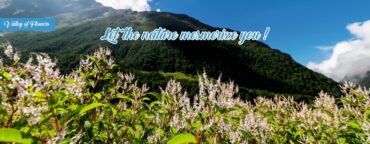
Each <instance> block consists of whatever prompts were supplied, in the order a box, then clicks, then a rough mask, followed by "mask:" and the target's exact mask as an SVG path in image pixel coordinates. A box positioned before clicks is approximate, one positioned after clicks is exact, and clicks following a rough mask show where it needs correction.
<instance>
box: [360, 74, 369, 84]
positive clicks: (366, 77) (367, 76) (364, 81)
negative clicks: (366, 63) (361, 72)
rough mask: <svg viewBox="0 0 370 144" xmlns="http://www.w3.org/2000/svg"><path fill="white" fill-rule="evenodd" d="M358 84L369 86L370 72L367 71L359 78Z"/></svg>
mask: <svg viewBox="0 0 370 144" xmlns="http://www.w3.org/2000/svg"><path fill="white" fill-rule="evenodd" d="M358 84H360V85H361V86H366V87H370V72H367V74H366V76H365V77H363V78H361V79H359V81H358Z"/></svg>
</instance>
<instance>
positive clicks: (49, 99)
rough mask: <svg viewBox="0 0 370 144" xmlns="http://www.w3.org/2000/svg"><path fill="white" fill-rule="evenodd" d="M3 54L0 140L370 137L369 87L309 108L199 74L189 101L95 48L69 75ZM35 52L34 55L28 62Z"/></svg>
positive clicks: (44, 61)
mask: <svg viewBox="0 0 370 144" xmlns="http://www.w3.org/2000/svg"><path fill="white" fill-rule="evenodd" d="M5 55H6V56H7V60H9V61H10V63H9V64H4V63H3V60H0V102H1V105H0V142H1V141H2V142H19V143H32V142H34V143H83V142H88V143H93V142H94V143H126V144H128V143H166V142H168V143H192V142H193V143H370V121H369V120H370V97H369V91H368V90H367V89H364V88H360V87H357V88H356V87H355V86H354V85H353V84H351V83H345V84H344V85H343V86H342V91H343V94H344V95H343V97H342V98H341V99H340V103H339V104H337V103H336V101H335V100H334V98H333V97H331V96H329V95H327V94H326V93H324V92H321V93H320V94H319V96H318V97H317V98H316V100H315V101H314V103H313V104H312V105H307V104H305V103H298V102H296V101H294V100H293V98H291V97H275V98H273V99H267V98H263V97H258V98H256V99H255V100H254V102H253V104H252V103H251V102H248V101H243V100H241V99H240V98H238V97H237V96H236V93H237V92H238V87H237V86H236V85H235V84H234V83H233V82H227V83H223V82H221V81H220V79H218V80H213V79H209V78H208V77H207V75H206V74H202V75H199V92H198V93H197V94H196V95H195V97H194V98H190V97H188V95H187V92H185V91H183V90H182V87H181V84H180V83H179V82H176V81H174V80H170V81H169V82H168V84H167V86H166V87H165V88H163V89H162V90H161V92H160V93H155V92H150V91H149V88H148V87H147V86H146V85H142V86H140V85H138V84H137V81H135V79H134V76H133V75H131V74H124V73H122V72H117V73H116V72H114V70H113V69H114V68H115V67H116V66H117V65H115V64H114V60H113V58H112V57H111V51H110V50H109V49H105V48H99V49H98V50H97V51H96V52H95V53H93V54H92V55H89V56H86V58H84V59H82V60H81V62H80V65H79V66H78V67H77V68H76V69H75V70H74V71H72V72H70V73H69V74H67V75H62V74H60V73H59V71H58V69H56V68H55V62H54V61H53V60H51V59H50V58H49V57H48V55H46V54H43V53H33V54H31V56H30V59H29V60H28V62H26V63H22V62H20V61H19V59H20V58H19V57H20V54H19V52H14V50H13V48H12V46H10V45H9V46H7V47H6V48H5ZM35 58H36V61H34V60H33V59H35Z"/></svg>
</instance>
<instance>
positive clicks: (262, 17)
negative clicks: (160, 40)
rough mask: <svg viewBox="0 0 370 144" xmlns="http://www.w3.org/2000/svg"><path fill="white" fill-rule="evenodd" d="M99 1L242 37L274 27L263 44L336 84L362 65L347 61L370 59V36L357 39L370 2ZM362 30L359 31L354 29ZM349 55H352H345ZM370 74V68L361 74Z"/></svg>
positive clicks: (354, 0) (325, 0) (327, 0)
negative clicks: (346, 59)
mask: <svg viewBox="0 0 370 144" xmlns="http://www.w3.org/2000/svg"><path fill="white" fill-rule="evenodd" d="M97 1H101V2H102V3H103V4H110V5H111V6H112V7H114V8H118V9H119V8H124V9H132V10H135V11H148V10H151V11H161V12H173V13H180V14H187V15H189V16H191V17H194V18H196V19H198V20H200V21H201V22H204V23H206V24H209V25H211V26H216V27H221V28H231V29H234V30H238V31H251V30H253V31H254V30H260V31H263V30H264V29H265V27H271V32H270V34H269V36H268V39H267V40H266V41H262V42H264V43H266V44H268V45H269V46H270V47H272V48H275V49H279V50H281V51H282V52H285V53H288V54H290V55H291V56H292V57H293V58H294V60H296V61H297V62H299V63H301V64H302V65H305V66H307V67H309V68H311V69H313V70H316V71H318V72H321V73H324V74H325V75H327V76H329V77H331V78H333V79H336V80H339V79H341V78H343V77H346V75H348V73H350V71H351V69H358V68H359V67H357V68H356V67H344V68H341V67H342V66H340V65H339V64H345V65H354V63H355V62H356V63H358V62H359V61H352V62H340V59H341V58H342V57H357V56H359V54H357V53H358V52H359V51H360V50H359V49H361V50H362V51H361V52H365V53H366V52H367V53H370V46H369V45H370V44H369V43H368V42H369V40H368V39H369V37H370V36H369V35H370V34H367V36H363V35H361V34H359V32H357V33H356V31H364V30H367V29H370V25H369V26H368V25H367V24H364V23H365V22H366V21H367V20H370V1H369V0H228V1H223V0H97ZM122 3H124V4H122ZM130 6H131V8H130ZM369 23H370V22H369ZM356 24H357V25H358V28H357V29H356V28H354V27H350V26H351V25H352V26H353V25H356ZM365 26H366V27H365ZM355 29H356V30H355ZM369 33H370V32H369ZM353 41H360V42H362V44H360V45H358V44H354V43H353ZM341 43H347V44H348V45H346V46H347V47H345V48H343V46H342V47H341V46H338V45H340V44H341ZM355 43H356V42H355ZM354 46H355V47H357V48H354ZM342 49H347V50H342ZM338 51H340V52H339V53H338ZM355 51H356V52H355ZM343 52H344V53H351V54H348V55H345V54H343ZM339 55H345V56H340V57H339ZM360 59H361V60H360V64H359V65H361V64H364V63H365V64H366V63H369V64H370V62H367V61H370V56H368V55H365V56H363V55H362V57H361V58H360ZM339 68H341V69H344V70H343V71H344V72H339V73H342V74H339V76H338V74H337V73H336V72H335V71H336V70H338V69H339ZM350 68H351V69H350ZM368 70H370V65H369V66H367V68H364V70H361V72H360V73H364V72H363V71H368Z"/></svg>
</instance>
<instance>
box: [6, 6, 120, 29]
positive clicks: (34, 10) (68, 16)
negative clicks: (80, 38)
mask: <svg viewBox="0 0 370 144" xmlns="http://www.w3.org/2000/svg"><path fill="white" fill-rule="evenodd" d="M112 11H114V9H112V8H108V7H104V6H103V5H101V4H100V3H97V2H95V0H0V17H13V18H14V17H15V18H42V17H55V18H56V19H57V24H58V27H63V26H68V25H74V24H79V23H81V22H85V21H88V20H90V19H95V18H98V17H102V16H104V15H105V14H107V13H109V12H112Z"/></svg>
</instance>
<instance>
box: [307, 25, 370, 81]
mask: <svg viewBox="0 0 370 144" xmlns="http://www.w3.org/2000/svg"><path fill="white" fill-rule="evenodd" d="M347 29H348V30H349V32H350V33H351V34H353V35H354V36H355V37H354V38H353V39H350V40H346V41H341V42H338V43H337V44H336V45H335V46H333V50H332V53H331V56H330V57H329V58H328V59H326V60H324V61H322V62H319V63H315V62H309V63H308V65H307V66H308V67H309V68H310V69H313V70H315V71H317V72H320V73H322V74H324V75H326V76H328V77H330V78H333V79H334V80H337V81H341V80H345V79H348V78H353V77H364V76H365V75H366V73H367V72H368V71H370V20H368V21H365V22H356V23H352V24H350V25H348V26H347Z"/></svg>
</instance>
